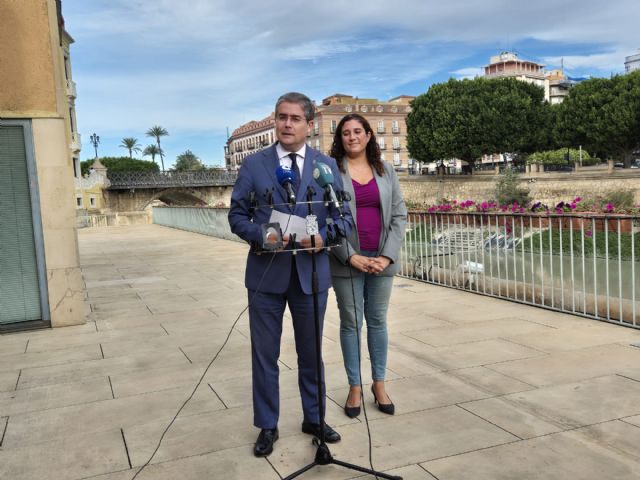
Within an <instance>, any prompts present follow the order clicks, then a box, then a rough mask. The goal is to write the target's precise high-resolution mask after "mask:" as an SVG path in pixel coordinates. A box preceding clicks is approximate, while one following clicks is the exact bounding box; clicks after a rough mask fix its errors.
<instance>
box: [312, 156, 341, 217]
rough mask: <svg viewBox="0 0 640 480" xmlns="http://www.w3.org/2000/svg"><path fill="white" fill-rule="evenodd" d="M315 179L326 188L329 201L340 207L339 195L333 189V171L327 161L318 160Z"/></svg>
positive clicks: (314, 173)
mask: <svg viewBox="0 0 640 480" xmlns="http://www.w3.org/2000/svg"><path fill="white" fill-rule="evenodd" d="M313 179H314V180H315V181H316V183H317V184H318V185H320V186H321V187H322V188H324V191H325V192H326V194H327V196H328V197H329V201H330V202H331V203H332V204H333V206H334V207H336V208H338V209H339V208H340V202H339V201H338V197H337V196H336V192H335V190H334V189H333V173H332V172H331V168H330V167H329V165H327V164H326V163H322V162H317V163H316V167H315V168H314V169H313Z"/></svg>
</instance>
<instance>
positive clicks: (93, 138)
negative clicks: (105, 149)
mask: <svg viewBox="0 0 640 480" xmlns="http://www.w3.org/2000/svg"><path fill="white" fill-rule="evenodd" d="M89 140H90V141H91V145H93V148H94V150H95V152H96V158H98V144H99V143H100V137H99V136H98V135H96V134H95V133H93V134H92V135H91V136H90V137H89Z"/></svg>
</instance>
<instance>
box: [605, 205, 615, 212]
mask: <svg viewBox="0 0 640 480" xmlns="http://www.w3.org/2000/svg"><path fill="white" fill-rule="evenodd" d="M604 208H605V210H606V211H607V213H608V212H613V210H614V208H615V207H614V206H613V204H612V203H607V204H606V205H605V206H604Z"/></svg>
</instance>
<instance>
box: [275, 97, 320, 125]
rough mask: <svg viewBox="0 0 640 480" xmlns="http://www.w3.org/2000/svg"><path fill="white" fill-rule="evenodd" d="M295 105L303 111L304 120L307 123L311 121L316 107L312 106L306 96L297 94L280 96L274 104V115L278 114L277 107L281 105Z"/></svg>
mask: <svg viewBox="0 0 640 480" xmlns="http://www.w3.org/2000/svg"><path fill="white" fill-rule="evenodd" d="M283 102H287V103H297V104H298V105H300V106H301V107H302V110H304V118H305V119H306V120H307V122H310V121H311V120H313V117H314V116H315V114H316V107H315V106H314V105H313V102H312V101H311V100H310V99H309V97H307V96H306V95H304V94H302V93H298V92H289V93H285V94H284V95H282V96H281V97H280V98H279V99H278V101H277V102H276V109H275V111H276V113H277V112H278V107H279V106H280V104H281V103H283Z"/></svg>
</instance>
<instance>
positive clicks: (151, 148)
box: [142, 144, 164, 170]
mask: <svg viewBox="0 0 640 480" xmlns="http://www.w3.org/2000/svg"><path fill="white" fill-rule="evenodd" d="M158 154H159V155H161V156H160V158H162V150H160V149H159V148H158V147H157V146H156V145H153V144H151V145H147V146H146V147H145V149H144V150H143V151H142V156H143V157H148V156H151V161H152V162H153V163H156V155H158ZM163 170H164V169H163Z"/></svg>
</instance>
